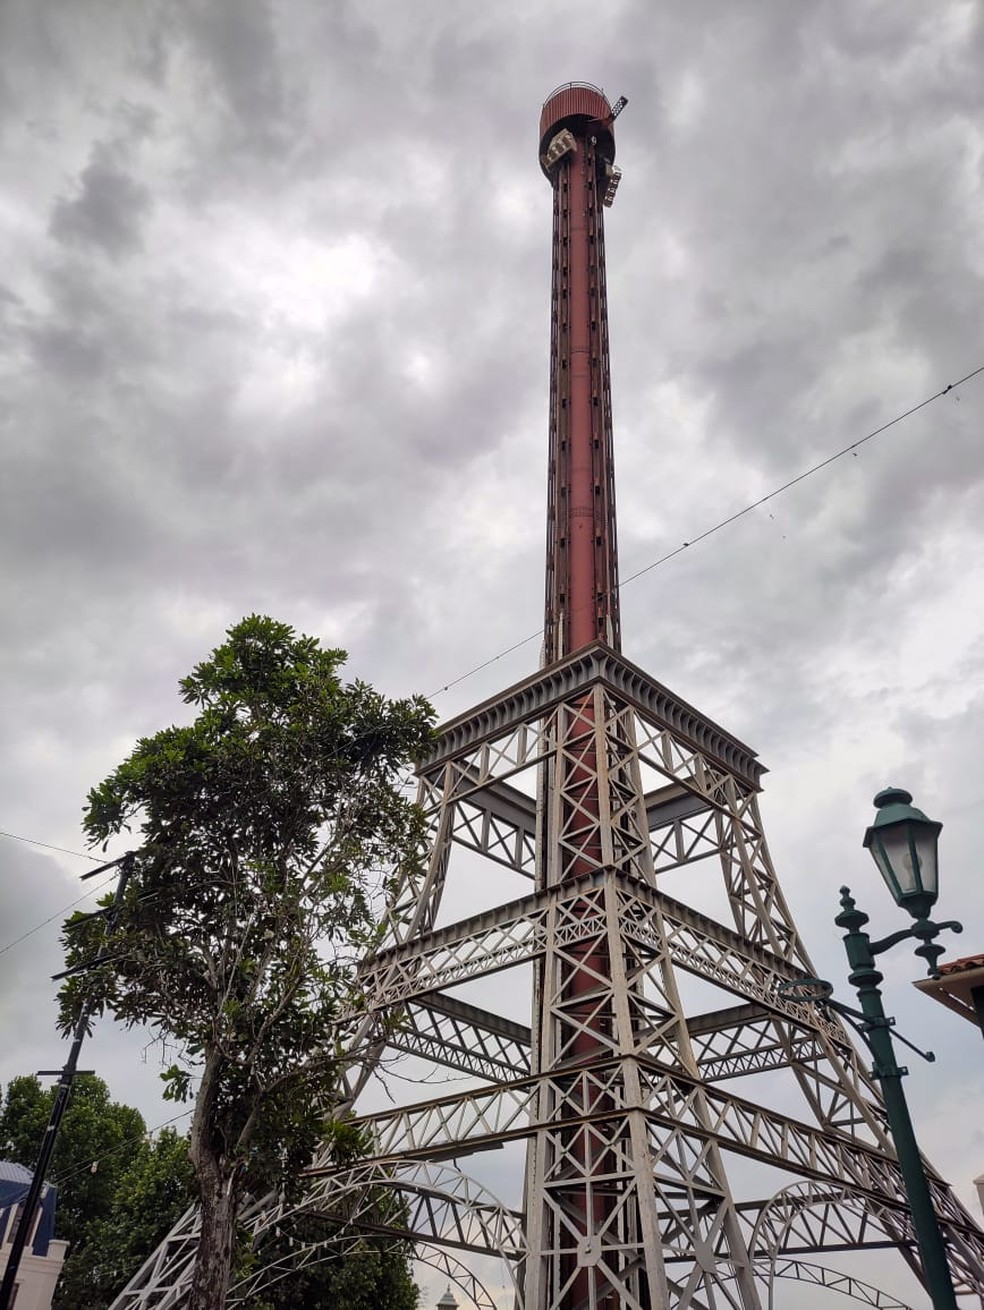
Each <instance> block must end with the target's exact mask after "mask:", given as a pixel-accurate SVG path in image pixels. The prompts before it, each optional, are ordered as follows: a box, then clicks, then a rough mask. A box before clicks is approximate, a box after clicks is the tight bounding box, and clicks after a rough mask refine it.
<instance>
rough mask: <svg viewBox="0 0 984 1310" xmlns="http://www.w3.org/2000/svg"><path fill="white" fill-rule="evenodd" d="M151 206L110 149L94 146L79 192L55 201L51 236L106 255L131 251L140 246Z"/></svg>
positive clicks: (81, 178)
mask: <svg viewBox="0 0 984 1310" xmlns="http://www.w3.org/2000/svg"><path fill="white" fill-rule="evenodd" d="M150 205H151V200H150V193H149V192H148V190H147V188H146V187H145V186H142V185H141V184H140V183H139V182H135V181H134V180H133V178H132V177H130V176H129V175H128V174H127V173H125V172H124V171H123V169H122V168H121V167H120V165H119V164H118V162H117V161H116V159H115V158H114V152H113V151H111V150H109V149H106V148H105V147H101V146H98V145H97V146H95V147H94V148H93V151H92V157H91V159H90V161H89V163H88V164H87V165H86V166H85V168H84V169H83V170H82V173H81V176H80V178H79V187H78V193H77V194H76V195H75V196H73V197H72V198H71V199H61V200H58V201H57V202H56V204H55V207H54V209H53V210H52V214H51V225H50V231H51V235H52V236H53V237H54V238H55V240H57V241H64V242H66V243H68V244H72V243H78V244H81V245H89V246H96V247H98V248H100V249H102V250H103V251H104V252H105V253H106V254H108V255H113V256H119V255H128V254H132V253H133V252H134V251H135V250H138V249H139V248H140V244H141V237H140V232H141V225H142V222H143V219H144V217H145V216H146V214H147V212H148V211H149V209H150Z"/></svg>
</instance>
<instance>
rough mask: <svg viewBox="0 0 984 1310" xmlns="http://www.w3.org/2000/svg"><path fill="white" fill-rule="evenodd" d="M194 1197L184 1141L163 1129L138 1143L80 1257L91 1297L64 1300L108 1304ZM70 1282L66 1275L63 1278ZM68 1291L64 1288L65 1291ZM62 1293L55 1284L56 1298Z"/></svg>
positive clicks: (82, 1281) (84, 1287) (79, 1280)
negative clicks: (149, 1139) (108, 1204)
mask: <svg viewBox="0 0 984 1310" xmlns="http://www.w3.org/2000/svg"><path fill="white" fill-rule="evenodd" d="M194 1197H195V1181H194V1175H193V1171H192V1168H191V1162H190V1160H189V1159H188V1139H187V1137H184V1136H181V1135H180V1134H179V1133H177V1132H176V1131H175V1130H174V1129H173V1128H165V1129H163V1130H162V1131H161V1132H160V1134H159V1135H158V1136H157V1137H156V1138H155V1139H154V1140H153V1141H152V1142H147V1141H141V1142H140V1143H138V1144H136V1147H135V1149H133V1150H132V1151H131V1152H130V1153H129V1155H128V1158H127V1163H126V1166H125V1168H124V1169H123V1171H122V1172H121V1174H120V1176H119V1179H118V1181H117V1186H116V1191H115V1194H114V1196H113V1200H112V1203H111V1205H110V1206H109V1209H108V1211H107V1213H106V1214H105V1215H104V1216H102V1217H100V1219H99V1220H98V1222H96V1223H95V1224H94V1225H93V1228H92V1232H91V1235H90V1240H89V1242H88V1243H87V1245H86V1248H85V1251H84V1257H85V1258H84V1260H80V1261H79V1265H80V1268H79V1270H78V1276H77V1277H76V1278H75V1279H74V1280H73V1281H74V1282H75V1283H76V1284H78V1285H80V1291H83V1292H84V1293H85V1294H86V1295H87V1297H88V1298H89V1299H85V1300H81V1299H80V1300H76V1301H71V1302H68V1301H66V1302H64V1303H62V1301H61V1300H60V1299H59V1302H58V1303H56V1306H55V1307H54V1310H59V1306H60V1305H62V1304H64V1306H65V1310H68V1306H72V1307H77V1310H83V1308H84V1310H88V1308H89V1307H91V1308H92V1310H96V1307H98V1306H105V1305H108V1304H109V1302H110V1301H111V1300H112V1299H113V1297H114V1296H115V1295H116V1294H117V1293H118V1292H120V1291H122V1289H123V1288H124V1287H125V1286H126V1284H127V1282H128V1281H129V1280H130V1278H131V1277H132V1276H133V1274H134V1273H135V1272H136V1271H137V1270H138V1269H139V1268H140V1266H141V1265H142V1264H143V1262H144V1261H145V1260H146V1259H147V1257H148V1256H149V1255H150V1254H151V1253H152V1252H153V1251H154V1250H156V1248H157V1246H158V1245H159V1244H160V1242H161V1241H162V1239H163V1238H164V1237H165V1236H166V1235H167V1233H168V1232H169V1230H170V1229H171V1228H172V1227H173V1225H174V1224H175V1223H176V1222H177V1220H178V1219H179V1218H180V1217H181V1215H182V1214H183V1213H184V1212H185V1210H187V1209H188V1206H189V1205H190V1204H191V1203H192V1201H193V1200H194ZM63 1282H65V1283H66V1284H67V1283H68V1279H67V1276H66V1278H65V1279H64V1280H63ZM68 1290H70V1288H69V1287H66V1288H65V1289H64V1291H68ZM63 1294H64V1292H63V1287H62V1284H59V1298H61V1296H62V1295H63Z"/></svg>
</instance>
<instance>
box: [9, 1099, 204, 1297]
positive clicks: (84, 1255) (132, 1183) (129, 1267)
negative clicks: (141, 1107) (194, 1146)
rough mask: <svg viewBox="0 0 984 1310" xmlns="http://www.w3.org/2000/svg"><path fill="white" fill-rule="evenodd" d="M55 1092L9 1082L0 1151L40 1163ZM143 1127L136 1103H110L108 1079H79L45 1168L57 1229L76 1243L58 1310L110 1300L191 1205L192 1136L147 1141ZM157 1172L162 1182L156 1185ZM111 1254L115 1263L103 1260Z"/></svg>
mask: <svg viewBox="0 0 984 1310" xmlns="http://www.w3.org/2000/svg"><path fill="white" fill-rule="evenodd" d="M53 1099H54V1089H50V1090H43V1089H42V1087H41V1084H40V1083H39V1082H38V1080H37V1078H33V1077H30V1078H28V1077H25V1078H14V1079H12V1080H11V1082H10V1083H9V1084H8V1086H7V1090H6V1095H5V1097H4V1104H3V1109H2V1111H0V1143H2V1151H0V1154H2V1155H3V1156H4V1157H5V1158H6V1159H10V1160H14V1161H16V1162H17V1163H19V1164H23V1165H25V1166H26V1167H27V1168H33V1166H34V1161H35V1159H36V1158H37V1153H38V1148H39V1146H40V1144H41V1137H42V1135H43V1133H44V1129H45V1127H46V1125H47V1122H48V1116H49V1114H50V1112H51V1105H52V1101H53ZM145 1134H146V1128H145V1125H144V1121H143V1118H142V1116H141V1115H140V1113H139V1111H137V1110H134V1109H132V1108H131V1107H130V1106H127V1105H121V1104H119V1103H118V1102H115V1101H111V1100H110V1097H109V1091H108V1089H107V1087H106V1084H105V1083H104V1082H103V1081H102V1079H101V1078H96V1077H93V1076H91V1075H80V1076H79V1077H78V1078H77V1079H76V1080H75V1084H74V1086H73V1089H72V1097H71V1100H70V1101H69V1104H68V1109H67V1110H66V1112H65V1117H64V1119H63V1120H62V1124H61V1129H60V1131H59V1134H58V1139H57V1141H56V1144H55V1151H54V1156H53V1158H52V1163H51V1168H50V1170H49V1174H48V1177H49V1180H51V1181H53V1182H55V1183H56V1184H57V1186H58V1206H57V1212H56V1232H57V1236H58V1237H61V1238H65V1239H66V1240H67V1241H68V1242H69V1243H70V1245H69V1252H68V1258H67V1260H66V1262H65V1267H64V1270H63V1273H62V1277H61V1279H60V1281H59V1284H58V1289H57V1291H56V1294H55V1300H54V1310H98V1307H100V1306H105V1305H108V1304H109V1301H110V1300H111V1299H112V1294H113V1293H114V1292H116V1291H118V1290H119V1288H120V1287H122V1286H123V1285H124V1284H125V1282H126V1279H127V1278H128V1277H129V1275H130V1273H132V1272H133V1268H134V1267H136V1265H138V1264H139V1263H140V1262H141V1261H142V1260H143V1259H144V1258H145V1257H146V1256H147V1255H149V1254H150V1252H151V1251H152V1250H153V1248H154V1246H155V1245H156V1244H157V1242H158V1241H159V1240H160V1238H161V1237H162V1236H163V1235H164V1234H165V1233H166V1232H167V1230H168V1228H169V1227H170V1226H171V1224H172V1223H173V1222H174V1221H175V1220H176V1219H177V1217H178V1216H179V1215H180V1213H181V1212H182V1210H184V1209H186V1208H187V1206H188V1204H189V1202H190V1198H191V1192H190V1191H189V1181H190V1174H191V1171H190V1168H189V1166H188V1162H187V1157H188V1145H187V1142H186V1141H185V1140H184V1139H182V1138H179V1137H177V1135H176V1134H174V1133H170V1134H168V1133H164V1134H162V1135H161V1137H160V1138H158V1140H157V1141H155V1142H154V1143H153V1145H150V1144H148V1142H147V1140H146V1136H145ZM179 1143H180V1145H178V1144H179ZM182 1161H183V1163H182ZM93 1166H94V1167H93ZM155 1177H156V1178H157V1179H158V1180H159V1185H156V1186H155V1187H154V1188H153V1189H151V1188H150V1185H149V1182H148V1179H153V1178H155ZM149 1191H152V1193H153V1194H152V1197H149V1196H148V1192H149ZM142 1198H146V1199H142ZM107 1235H108V1236H107ZM109 1252H112V1253H113V1256H114V1259H117V1267H116V1268H110V1267H108V1266H107V1264H106V1260H105V1256H106V1254H107V1253H109Z"/></svg>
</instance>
